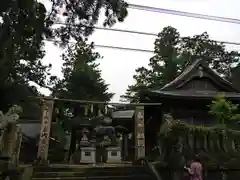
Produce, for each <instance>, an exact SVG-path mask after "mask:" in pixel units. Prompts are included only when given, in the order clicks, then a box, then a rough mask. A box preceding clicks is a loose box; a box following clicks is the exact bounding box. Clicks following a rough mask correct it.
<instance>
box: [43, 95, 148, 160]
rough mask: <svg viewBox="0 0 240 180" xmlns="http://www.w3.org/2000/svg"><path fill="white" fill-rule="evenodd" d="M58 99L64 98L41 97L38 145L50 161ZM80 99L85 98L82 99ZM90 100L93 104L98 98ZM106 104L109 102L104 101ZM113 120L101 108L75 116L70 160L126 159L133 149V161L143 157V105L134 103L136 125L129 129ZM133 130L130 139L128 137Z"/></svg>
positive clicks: (44, 157)
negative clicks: (52, 125) (89, 113)
mask: <svg viewBox="0 0 240 180" xmlns="http://www.w3.org/2000/svg"><path fill="white" fill-rule="evenodd" d="M55 101H65V100H64V99H61V100H59V99H53V98H44V99H43V101H42V102H43V103H42V114H43V116H42V124H41V131H40V139H39V146H38V160H39V161H40V162H41V163H47V162H48V148H49V138H50V129H51V122H52V112H53V109H54V102H55ZM79 103H83V102H82V101H79ZM87 103H88V104H90V103H92V104H94V103H95V102H87ZM84 104H86V102H85V103H84ZM98 104H99V102H98ZM103 104H104V105H106V103H105V102H103ZM99 112H100V111H99ZM76 119H77V120H76ZM112 121H113V119H112V118H111V116H110V115H109V114H103V113H102V114H101V112H100V114H99V113H98V116H92V117H91V118H88V117H87V118H86V116H82V117H75V119H74V118H73V119H72V120H71V122H72V132H70V143H69V144H70V146H69V149H68V161H69V162H70V163H72V164H98V163H123V161H126V160H127V155H128V154H131V151H133V157H132V159H131V160H132V161H137V160H141V159H144V158H145V133H144V132H145V129H144V106H143V105H138V104H136V105H135V113H134V119H133V129H132V130H130V131H129V132H127V130H126V129H124V127H121V126H120V125H117V126H115V125H114V123H112ZM130 132H131V134H132V138H131V140H130V139H129V134H130ZM129 142H130V143H129ZM129 146H130V148H129ZM129 150H130V151H129ZM50 163H51V162H50Z"/></svg>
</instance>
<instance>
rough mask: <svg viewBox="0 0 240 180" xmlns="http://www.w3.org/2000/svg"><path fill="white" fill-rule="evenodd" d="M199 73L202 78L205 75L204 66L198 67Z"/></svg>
mask: <svg viewBox="0 0 240 180" xmlns="http://www.w3.org/2000/svg"><path fill="white" fill-rule="evenodd" d="M198 75H199V77H200V78H202V77H203V67H202V66H199V67H198Z"/></svg>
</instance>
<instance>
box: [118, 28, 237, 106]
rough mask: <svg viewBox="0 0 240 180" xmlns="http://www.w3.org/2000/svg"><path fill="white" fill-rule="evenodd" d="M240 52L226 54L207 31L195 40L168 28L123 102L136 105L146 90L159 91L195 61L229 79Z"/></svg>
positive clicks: (164, 30) (139, 71)
mask: <svg viewBox="0 0 240 180" xmlns="http://www.w3.org/2000/svg"><path fill="white" fill-rule="evenodd" d="M239 57H240V56H239V53H238V52H235V51H231V52H229V51H227V50H226V49H225V46H224V45H223V44H222V43H219V42H216V41H214V40H211V39H210V38H209V35H208V34H207V33H206V32H204V33H202V34H200V35H195V36H193V37H183V38H181V37H180V34H179V32H178V31H177V30H176V29H175V28H173V27H170V26H168V27H165V28H163V30H162V31H161V32H160V33H159V34H158V37H157V38H156V40H155V42H154V56H153V57H152V58H150V60H149V64H148V67H147V68H146V67H140V68H137V69H136V71H135V72H136V74H135V75H134V76H133V78H134V80H135V81H136V83H135V84H133V85H130V86H129V87H128V89H127V91H126V93H125V95H123V96H122V98H123V99H124V100H128V101H132V102H137V101H139V93H140V92H141V91H142V90H144V89H147V88H151V89H160V88H162V87H163V86H164V85H165V84H167V83H169V82H170V81H172V80H173V79H174V78H175V77H177V76H178V75H179V73H180V72H182V70H183V69H184V68H185V67H186V65H188V64H191V63H192V62H193V61H195V60H196V59H198V58H200V59H202V60H203V61H204V62H205V63H206V64H207V65H209V67H211V68H212V69H213V70H215V71H216V72H217V73H219V74H220V75H222V76H224V77H226V78H229V77H230V72H231V71H230V70H231V66H232V65H234V64H236V63H239V62H240V61H239Z"/></svg>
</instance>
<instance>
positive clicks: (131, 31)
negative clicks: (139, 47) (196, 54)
mask: <svg viewBox="0 0 240 180" xmlns="http://www.w3.org/2000/svg"><path fill="white" fill-rule="evenodd" d="M55 24H59V25H67V24H66V23H61V22H58V23H55ZM74 26H77V25H74ZM86 27H89V28H94V29H98V30H104V31H115V32H122V33H130V34H139V35H146V36H157V35H158V34H156V33H149V32H143V31H135V30H125V29H118V28H106V27H99V26H86ZM214 41H216V40H214ZM216 42H218V43H224V44H229V45H237V46H240V42H231V41H216Z"/></svg>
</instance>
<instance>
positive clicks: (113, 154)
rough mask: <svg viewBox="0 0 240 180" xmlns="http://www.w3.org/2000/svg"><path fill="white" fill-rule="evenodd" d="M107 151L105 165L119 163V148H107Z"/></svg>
mask: <svg viewBox="0 0 240 180" xmlns="http://www.w3.org/2000/svg"><path fill="white" fill-rule="evenodd" d="M106 150H107V163H121V162H122V157H121V148H120V147H108V148H106Z"/></svg>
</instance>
